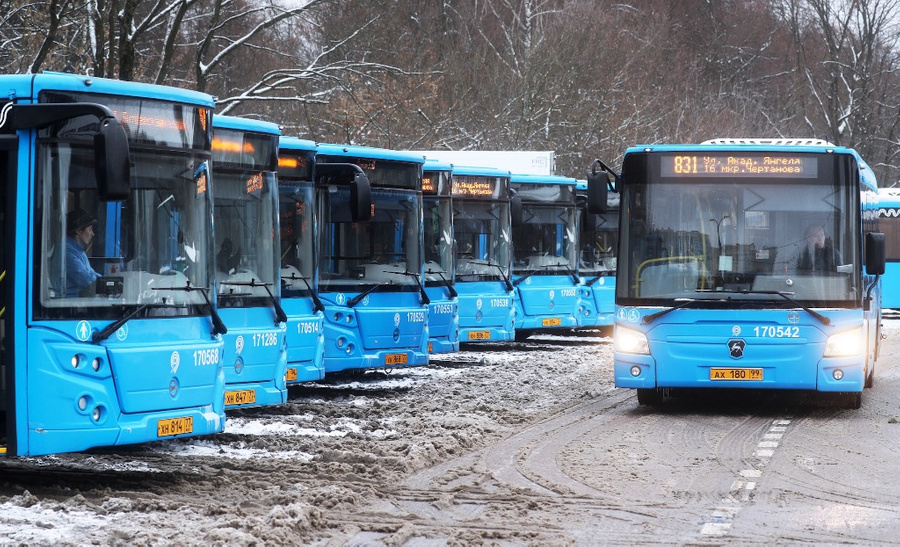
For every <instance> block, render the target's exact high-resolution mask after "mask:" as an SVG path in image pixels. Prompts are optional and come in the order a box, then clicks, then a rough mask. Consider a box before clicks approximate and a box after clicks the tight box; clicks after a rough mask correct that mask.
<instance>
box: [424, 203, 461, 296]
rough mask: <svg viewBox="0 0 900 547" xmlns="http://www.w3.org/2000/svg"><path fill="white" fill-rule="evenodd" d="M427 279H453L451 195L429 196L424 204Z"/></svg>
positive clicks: (435, 280)
mask: <svg viewBox="0 0 900 547" xmlns="http://www.w3.org/2000/svg"><path fill="white" fill-rule="evenodd" d="M424 208H425V210H424V217H425V218H424V221H425V227H424V232H423V235H424V240H425V279H426V281H428V282H429V283H431V284H435V283H436V284H440V285H442V284H444V283H446V282H452V280H453V258H454V256H453V211H452V205H451V202H450V198H449V197H428V198H426V199H425V204H424Z"/></svg>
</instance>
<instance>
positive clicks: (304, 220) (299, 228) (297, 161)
mask: <svg viewBox="0 0 900 547" xmlns="http://www.w3.org/2000/svg"><path fill="white" fill-rule="evenodd" d="M316 148H317V147H316V143H314V142H312V141H308V140H304V139H298V138H296V137H281V140H280V141H279V152H278V193H279V205H278V208H279V211H280V226H281V247H280V248H281V305H282V307H283V308H284V311H285V313H286V314H287V383H288V385H291V384H296V383H301V382H309V381H314V380H321V379H322V378H324V377H325V363H324V362H323V359H324V355H325V332H324V318H325V315H324V311H325V304H324V303H323V302H322V300H321V299H320V298H319V295H318V292H317V291H318V286H319V283H318V266H317V261H316V202H315V188H314V181H315V179H314V176H315V166H316Z"/></svg>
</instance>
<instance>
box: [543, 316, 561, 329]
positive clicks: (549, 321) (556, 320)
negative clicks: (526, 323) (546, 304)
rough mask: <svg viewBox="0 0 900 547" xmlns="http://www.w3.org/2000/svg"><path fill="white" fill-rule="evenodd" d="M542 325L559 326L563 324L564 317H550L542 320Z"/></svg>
mask: <svg viewBox="0 0 900 547" xmlns="http://www.w3.org/2000/svg"><path fill="white" fill-rule="evenodd" d="M541 325H543V326H545V327H558V326H560V325H562V319H560V318H559V317H550V318H548V319H544V320H543V321H541Z"/></svg>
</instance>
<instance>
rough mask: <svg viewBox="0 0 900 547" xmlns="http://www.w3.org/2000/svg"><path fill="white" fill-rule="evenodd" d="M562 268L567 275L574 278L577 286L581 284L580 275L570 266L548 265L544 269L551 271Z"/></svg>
mask: <svg viewBox="0 0 900 547" xmlns="http://www.w3.org/2000/svg"><path fill="white" fill-rule="evenodd" d="M560 266H562V267H563V269H565V271H566V273H568V274H569V275H570V276H572V281H573V282H575V284H576V285H577V284H579V283H581V279H579V277H578V274H577V273H576V272H575V270H573V269H572V267H571V266H569V265H568V264H556V265H551V264H547V265H545V266H542V267H543V268H548V269H549V268H558V267H560Z"/></svg>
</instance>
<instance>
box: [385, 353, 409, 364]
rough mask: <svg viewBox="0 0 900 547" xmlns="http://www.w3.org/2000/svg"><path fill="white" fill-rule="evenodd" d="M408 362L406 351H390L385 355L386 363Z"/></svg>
mask: <svg viewBox="0 0 900 547" xmlns="http://www.w3.org/2000/svg"><path fill="white" fill-rule="evenodd" d="M407 362H408V361H407V357H406V354H405V353H388V354H387V355H385V356H384V364H385V365H405V364H406V363H407Z"/></svg>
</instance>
